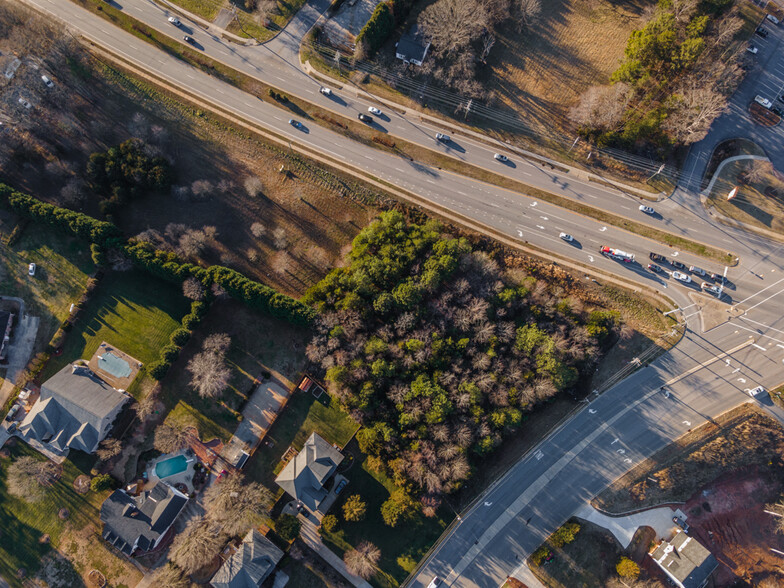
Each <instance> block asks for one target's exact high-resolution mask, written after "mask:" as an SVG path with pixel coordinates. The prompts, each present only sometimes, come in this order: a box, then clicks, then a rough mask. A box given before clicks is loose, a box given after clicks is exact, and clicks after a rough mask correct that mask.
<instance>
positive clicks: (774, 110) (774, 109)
mask: <svg viewBox="0 0 784 588" xmlns="http://www.w3.org/2000/svg"><path fill="white" fill-rule="evenodd" d="M770 111H771V112H772V113H773V114H775V115H778V116H784V111H782V110H781V108H779V107H778V106H771V107H770Z"/></svg>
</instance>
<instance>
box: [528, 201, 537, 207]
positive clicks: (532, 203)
mask: <svg viewBox="0 0 784 588" xmlns="http://www.w3.org/2000/svg"><path fill="white" fill-rule="evenodd" d="M536 205H537V202H536V201H535V200H534V201H533V202H531V204H529V205H528V206H536Z"/></svg>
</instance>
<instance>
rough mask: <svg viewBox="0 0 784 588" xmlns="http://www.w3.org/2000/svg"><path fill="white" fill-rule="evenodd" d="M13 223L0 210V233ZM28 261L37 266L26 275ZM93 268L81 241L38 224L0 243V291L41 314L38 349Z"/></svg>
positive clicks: (78, 294) (32, 311)
mask: <svg viewBox="0 0 784 588" xmlns="http://www.w3.org/2000/svg"><path fill="white" fill-rule="evenodd" d="M14 224H15V218H14V217H13V215H10V214H8V213H7V212H6V211H3V212H2V213H0V235H3V236H4V235H5V234H8V233H10V232H11V231H12V230H13V225H14ZM31 262H32V263H35V264H36V266H37V269H36V272H35V276H28V275H27V266H28V264H30V263H31ZM94 269H95V266H94V265H93V262H92V260H91V259H90V251H89V247H88V246H87V245H85V243H84V242H83V241H79V240H76V239H74V238H71V237H66V236H64V235H62V234H60V233H57V232H55V231H54V230H53V229H51V228H46V227H43V226H41V225H35V224H30V225H28V226H27V228H26V229H25V231H24V233H23V235H22V238H21V239H19V241H17V243H16V244H15V245H13V246H12V247H6V246H5V245H0V293H1V294H2V295H3V296H18V297H20V298H22V299H23V300H24V301H25V305H26V306H27V312H28V313H29V314H31V315H33V316H39V317H41V323H40V326H39V332H38V342H39V345H38V347H39V348H40V347H41V346H43V345H45V344H46V343H48V342H49V339H51V337H52V335H54V332H55V331H56V330H57V327H58V325H59V323H60V322H62V320H63V319H65V318H66V317H67V316H68V309H69V307H70V305H71V303H72V302H75V301H76V299H77V298H79V296H80V294H81V293H82V291H83V290H84V287H85V285H86V284H87V278H88V275H89V274H91V273H92V272H93V271H94Z"/></svg>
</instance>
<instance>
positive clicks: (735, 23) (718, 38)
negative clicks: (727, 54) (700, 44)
mask: <svg viewBox="0 0 784 588" xmlns="http://www.w3.org/2000/svg"><path fill="white" fill-rule="evenodd" d="M742 28H743V19H742V18H739V17H738V16H736V15H735V14H732V13H730V14H728V15H727V16H725V17H724V18H722V19H721V20H719V21H718V22H717V23H716V26H715V32H714V35H713V44H714V45H715V46H717V47H724V46H725V45H727V44H728V43H729V42H730V41H732V40H733V39H734V38H735V35H737V34H738V33H739V32H740V30H741V29H742Z"/></svg>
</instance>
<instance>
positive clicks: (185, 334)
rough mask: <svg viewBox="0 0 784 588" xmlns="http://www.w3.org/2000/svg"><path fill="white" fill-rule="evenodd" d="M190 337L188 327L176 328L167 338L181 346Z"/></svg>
mask: <svg viewBox="0 0 784 588" xmlns="http://www.w3.org/2000/svg"><path fill="white" fill-rule="evenodd" d="M190 338H191V332H190V331H189V330H188V329H177V330H176V331H174V332H173V333H172V334H171V337H169V340H170V341H171V342H172V343H173V344H174V345H178V346H180V347H182V346H183V345H185V344H186V343H187V342H188V340H189V339H190Z"/></svg>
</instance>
